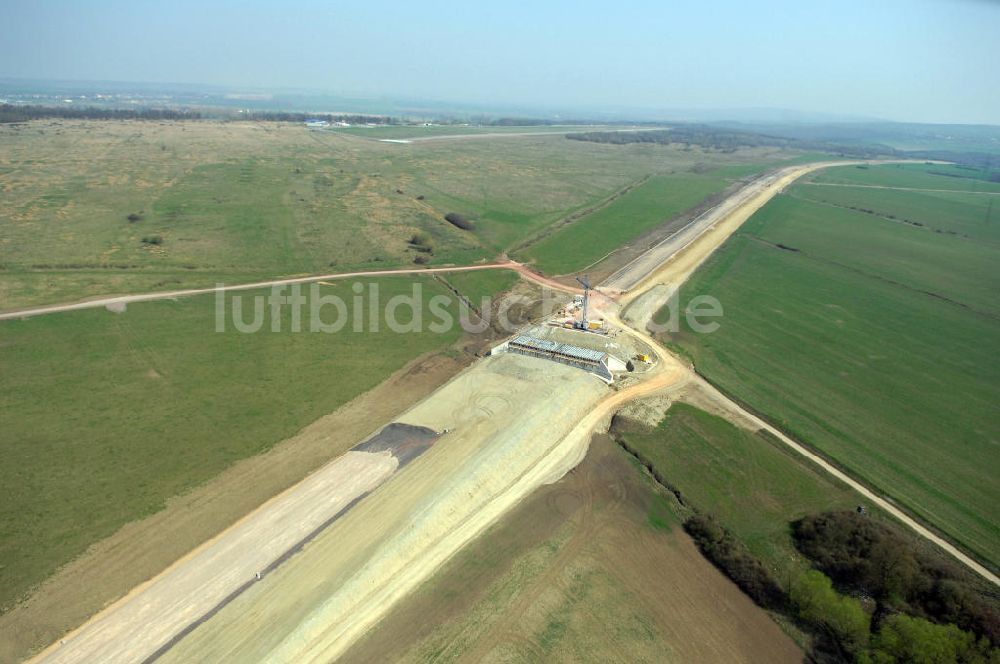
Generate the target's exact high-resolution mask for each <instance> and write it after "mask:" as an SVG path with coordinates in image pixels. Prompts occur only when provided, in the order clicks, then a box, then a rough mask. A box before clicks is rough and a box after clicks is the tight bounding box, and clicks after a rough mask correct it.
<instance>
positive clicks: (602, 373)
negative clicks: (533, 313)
mask: <svg viewBox="0 0 1000 664" xmlns="http://www.w3.org/2000/svg"><path fill="white" fill-rule="evenodd" d="M499 353H517V354H518V355H527V356H529V357H538V358H542V359H545V360H552V361H553V362H559V363H561V364H568V365H570V366H573V367H577V368H580V369H583V370H584V371H589V372H590V373H592V374H594V375H595V376H597V377H598V378H600V379H601V380H603V381H604V382H605V383H607V384H608V385H610V384H611V383H613V382H614V380H615V377H614V373H613V371H621V370H624V369H625V365H624V363H622V361H621V360H619V359H618V358H616V357H613V356H612V355H610V354H609V353H607V352H605V351H602V350H593V349H591V348H582V347H580V346H573V345H571V344H564V343H559V342H557V341H552V340H551V339H539V338H537V337H530V336H527V335H524V334H521V335H518V336H516V337H514V338H512V339H508V340H507V341H505V342H504V343H502V344H500V345H499V346H495V347H494V348H493V349H492V350H491V351H490V355H497V354H499ZM619 365H620V366H619Z"/></svg>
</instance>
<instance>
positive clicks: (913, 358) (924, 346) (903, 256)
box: [664, 166, 1000, 568]
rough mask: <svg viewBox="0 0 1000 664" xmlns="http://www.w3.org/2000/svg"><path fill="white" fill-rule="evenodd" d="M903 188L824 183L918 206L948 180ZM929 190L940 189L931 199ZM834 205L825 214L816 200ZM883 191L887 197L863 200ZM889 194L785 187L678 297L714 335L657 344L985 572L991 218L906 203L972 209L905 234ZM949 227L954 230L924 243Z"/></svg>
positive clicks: (993, 329) (994, 468) (996, 334)
mask: <svg viewBox="0 0 1000 664" xmlns="http://www.w3.org/2000/svg"><path fill="white" fill-rule="evenodd" d="M907 172H908V169H897V168H896V167H895V166H879V167H872V168H867V169H862V168H853V167H845V168H837V169H830V170H829V171H827V172H824V173H823V174H822V175H821V176H820V177H822V178H823V179H824V180H825V181H830V180H834V179H841V180H843V181H847V180H850V181H854V182H860V183H864V182H868V180H866V179H865V178H866V177H869V176H870V177H871V178H872V179H871V181H872V182H879V183H884V182H886V181H889V180H892V181H893V182H895V183H896V184H895V185H894V186H907V187H909V186H914V187H924V188H925V189H928V190H929V189H947V188H948V186H947V183H951V182H952V180H953V179H954V178H953V177H951V176H946V175H936V176H935V175H931V174H928V173H927V172H926V171H924V170H918V171H917V172H916V173H915V174H914V175H913V177H912V179H907V177H906V174H907ZM934 177H936V178H938V179H939V180H941V181H942V183H943V184H941V186H937V185H938V184H939V183H938V181H937V180H930V183H931V185H933V186H931V185H928V178H934ZM817 180H819V177H818V178H817ZM977 182H982V180H978V179H977ZM963 186H964V185H963ZM970 186H973V185H970ZM974 186H979V185H978V184H976V185H974ZM832 189H837V190H838V192H839V193H838V194H837V195H838V196H840V198H838V199H837V201H836V205H833V204H832V203H831V202H823V201H821V200H813V199H815V198H817V197H819V198H820V199H822V197H823V196H825V195H827V192H828V190H832ZM851 191H857V192H858V197H859V198H858V199H857V201H856V204H855V203H854V202H852V201H851V200H850V198H849V194H848V192H851ZM882 191H885V192H887V193H888V194H889V195H887V196H885V197H884V198H881V199H880V198H878V197H877V196H876V197H875V198H874V199H873V198H872V196H873V195H874V194H872V192H882ZM899 193H900V192H898V191H896V190H875V189H867V188H855V189H850V190H848V189H845V188H840V187H836V188H835V187H823V186H820V185H810V184H808V183H802V184H798V185H796V186H795V187H793V188H792V189H791V190H790V192H789V193H788V194H787V195H782V196H779V197H778V198H776V199H775V200H773V201H772V202H771V203H769V204H768V205H767V206H765V208H763V209H762V210H761V211H760V212H758V213H757V214H756V215H754V217H752V218H751V219H750V220H749V221H748V222H747V223H746V224H745V225H744V226H743V227H742V228H741V229H740V231H739V232H738V233H737V234H736V235H734V236H733V237H732V238H731V239H730V240H729V241H728V242H727V244H726V245H725V246H723V247H722V248H721V249H720V250H719V251H718V252H716V254H714V255H713V256H712V257H711V258H710V260H709V261H708V262H707V263H706V264H705V265H704V266H703V267H702V268H701V269H700V270H699V271H698V272H697V273H696V274H695V275H694V277H693V278H692V279H691V281H690V282H689V284H688V285H687V286H686V288H687V290H688V292H689V293H692V294H694V293H698V294H709V295H713V296H715V297H717V298H718V299H719V300H720V301H721V302H722V304H723V307H724V309H725V317H724V318H723V319H722V326H721V328H720V329H719V330H718V331H717V332H715V333H714V334H704V335H699V334H695V333H693V331H692V330H690V329H688V328H687V327H684V328H683V329H682V330H681V332H680V333H678V334H672V335H666V336H665V337H664V340H665V341H666V342H667V343H668V344H670V345H671V346H672V347H674V348H675V349H677V350H678V351H679V352H681V353H683V354H686V355H688V356H689V357H691V358H692V359H693V360H694V362H695V365H696V367H697V368H698V370H699V371H701V372H702V373H703V374H705V375H706V376H707V377H708V378H710V379H711V380H712V381H714V382H715V383H717V384H718V385H720V386H721V387H722V388H723V389H724V390H726V391H728V392H729V393H731V394H733V395H736V397H737V398H739V399H740V400H741V401H743V402H745V403H747V404H749V405H750V406H751V407H752V408H753V409H755V410H757V411H759V412H761V413H763V414H764V415H765V416H766V417H767V418H768V419H770V420H771V421H773V422H775V423H776V424H777V425H779V426H780V427H782V428H783V429H785V430H786V431H788V432H790V433H791V434H792V435H794V436H795V437H796V438H798V439H800V440H802V441H804V442H806V443H808V444H810V445H812V446H813V447H815V448H817V449H818V450H820V451H821V452H822V453H824V454H825V455H827V456H828V457H830V458H832V459H833V460H834V461H835V462H837V463H838V464H840V465H842V466H843V467H845V468H846V469H847V470H849V471H850V472H851V473H852V474H854V475H856V476H858V477H859V478H861V479H862V480H864V481H865V482H867V483H868V484H870V485H872V486H874V487H876V488H877V489H878V490H879V491H881V492H883V493H885V494H886V495H888V496H889V497H891V498H892V499H893V500H895V501H897V502H898V503H899V504H901V505H902V506H904V507H905V508H906V509H908V510H910V511H911V512H913V513H914V514H916V515H917V516H918V517H920V518H921V519H923V520H924V521H926V522H927V523H929V524H930V525H932V526H933V527H935V528H937V529H938V530H940V531H942V532H943V533H945V534H946V535H948V536H949V537H950V538H952V539H953V540H955V541H956V542H958V543H960V544H961V545H963V546H964V547H966V548H967V549H968V550H970V551H971V552H972V553H973V554H975V555H976V556H977V557H979V558H980V559H982V560H984V561H986V562H987V563H988V564H990V565H991V566H993V567H994V568H996V566H997V563H998V560H997V551H1000V526H998V523H1000V514H998V508H997V505H1000V491H998V486H997V483H996V477H997V476H1000V458H998V457H997V455H996V454H995V453H994V448H995V446H996V441H997V440H998V439H1000V422H998V420H997V418H996V417H995V404H996V403H997V402H998V400H1000V357H998V354H997V353H996V349H997V347H998V346H1000V321H998V317H997V313H998V312H997V304H996V302H995V297H994V298H990V297H989V293H990V292H993V293H995V292H997V290H998V289H1000V281H998V279H1000V275H998V274H997V272H996V270H995V269H993V270H991V269H990V266H991V264H992V265H995V256H996V253H995V252H997V251H998V250H1000V246H998V245H997V244H995V243H994V242H992V241H986V240H983V239H977V237H976V236H977V234H978V236H979V237H980V238H981V237H983V236H985V235H991V234H992V232H993V231H991V230H987V227H990V226H991V225H992V223H993V222H992V217H991V216H988V215H984V216H982V217H979V213H980V212H982V211H983V208H982V201H981V200H980V199H981V197H982V194H965V197H964V198H963V197H961V196H960V195H959V194H956V193H950V192H945V193H942V192H931V191H921V192H913V193H914V195H915V196H918V197H919V196H931V197H937V196H941V197H943V198H942V200H943V201H946V204H947V205H948V206H949V209H961V207H962V205H963V204H965V205H966V206H968V209H967V210H965V211H964V212H963V213H960V214H955V215H951V216H949V217H948V218H947V219H940V220H938V219H933V218H931V212H930V211H927V212H925V213H924V215H925V216H924V217H922V219H923V223H924V224H925V226H914V225H912V224H908V223H904V222H901V219H906V218H911V220H912V217H913V216H914V212H913V206H912V205H909V206H900V207H898V208H897V207H894V206H895V205H897V204H898V202H899V196H898V194H899ZM907 193H909V192H907ZM845 205H847V207H846V208H845V207H844V206H845ZM852 206H853V207H856V208H859V209H858V210H851V209H850V207H852ZM907 215H909V217H908V216H907ZM949 224H950V225H951V227H952V229H953V230H955V229H960V228H964V229H965V230H962V231H961V232H958V231H957V230H956V233H955V234H951V233H944V232H941V233H938V232H935V230H934V228H936V227H937V226H941V227H942V228H944V227H946V225H949ZM963 225H964V226H963ZM991 257H992V258H991ZM991 260H992V261H993V262H992V263H991Z"/></svg>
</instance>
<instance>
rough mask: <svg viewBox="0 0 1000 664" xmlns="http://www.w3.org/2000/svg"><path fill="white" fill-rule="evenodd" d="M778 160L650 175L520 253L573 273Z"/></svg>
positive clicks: (550, 270)
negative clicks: (650, 176) (608, 201)
mask: <svg viewBox="0 0 1000 664" xmlns="http://www.w3.org/2000/svg"><path fill="white" fill-rule="evenodd" d="M789 163H791V162H789ZM772 165H773V164H767V163H761V164H744V165H740V166H721V167H719V168H715V169H712V170H710V171H708V172H703V173H692V172H684V173H672V174H668V175H659V176H655V177H652V178H650V179H649V180H648V181H646V182H644V183H642V184H641V185H639V186H637V187H635V188H634V189H632V190H631V191H629V192H628V193H627V194H625V195H624V196H621V197H620V198H617V199H616V200H614V201H612V202H611V203H610V204H609V205H607V206H605V207H602V208H601V209H599V210H597V211H595V212H593V213H592V214H588V215H587V216H585V217H583V218H581V219H579V220H578V221H575V222H573V223H571V224H568V225H565V226H562V227H560V228H559V229H557V230H556V231H555V232H553V233H551V234H550V235H547V236H546V237H544V238H542V239H541V240H540V241H538V242H536V243H534V244H532V245H530V246H529V247H528V248H527V249H525V250H524V251H521V252H518V253H517V256H518V258H524V259H527V260H529V261H531V262H532V263H533V264H534V265H535V266H536V267H537V268H538V269H540V270H542V271H543V272H545V273H547V274H569V273H571V272H577V271H580V270H583V269H585V268H587V267H588V266H590V265H592V264H594V263H597V262H598V261H600V260H601V259H602V258H604V257H605V256H607V255H608V254H609V253H610V252H612V251H614V250H615V249H617V248H619V247H621V246H622V245H625V244H627V243H628V242H630V241H631V240H634V239H635V238H637V237H639V236H640V235H642V234H643V233H645V232H646V231H648V230H650V229H652V228H654V227H656V226H657V225H659V224H661V223H663V222H665V221H669V220H670V219H672V218H673V217H676V216H678V215H680V214H682V213H684V212H685V211H687V210H689V209H691V208H694V207H696V206H698V205H699V204H701V203H703V202H704V201H705V200H706V199H708V198H710V197H711V196H712V195H714V194H718V193H719V192H721V191H722V190H724V189H725V188H726V187H728V186H729V185H730V184H732V183H733V182H734V181H735V180H737V179H738V178H741V177H746V176H749V175H752V174H754V173H756V172H763V171H764V170H766V169H767V168H768V167H769V166H772Z"/></svg>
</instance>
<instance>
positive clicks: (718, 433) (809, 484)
mask: <svg viewBox="0 0 1000 664" xmlns="http://www.w3.org/2000/svg"><path fill="white" fill-rule="evenodd" d="M623 437H624V438H625V440H626V441H627V443H628V445H629V447H631V448H632V449H634V450H636V451H637V452H639V453H640V454H641V455H642V456H643V457H644V458H645V459H647V460H649V461H650V462H651V463H652V464H653V465H654V466H655V467H656V469H657V470H658V471H659V472H660V473H662V474H663V476H664V477H665V479H666V481H668V482H669V483H670V484H671V485H672V486H674V487H675V488H676V489H678V490H679V491H680V492H681V494H682V495H683V496H684V500H685V501H686V502H688V503H689V504H690V505H692V506H694V507H695V508H696V509H698V510H700V511H702V512H704V513H706V514H711V515H712V516H713V517H715V518H716V519H718V521H719V523H720V524H722V525H723V526H725V527H726V528H728V529H729V530H731V531H732V532H733V534H735V535H736V536H737V537H739V538H740V539H741V540H742V541H743V542H744V543H746V545H747V546H748V547H749V548H750V550H751V552H752V553H753V554H754V555H755V556H757V557H758V558H760V559H761V560H762V561H763V562H764V563H765V565H766V566H767V567H768V568H769V569H772V570H780V572H778V573H776V577H777V578H778V579H779V581H780V582H782V583H784V582H785V580H786V577H785V575H784V574H783V572H786V571H788V572H799V571H801V570H802V569H804V566H805V563H804V560H803V559H802V557H801V556H800V555H798V554H797V553H796V552H795V548H794V545H793V544H792V539H791V534H790V531H789V527H788V524H789V523H790V522H791V521H793V520H795V519H798V518H801V517H802V516H805V515H806V514H813V513H816V512H822V511H826V510H832V509H852V508H854V507H855V506H856V505H857V504H858V502H859V496H858V495H857V494H855V493H854V492H853V491H851V490H850V489H848V488H847V487H846V486H844V485H842V484H840V483H838V482H836V481H835V480H833V478H831V477H830V476H828V475H826V474H824V473H822V472H821V471H819V470H818V469H814V468H813V467H812V466H810V465H807V464H806V463H805V462H804V460H802V459H799V458H795V457H792V456H791V455H790V452H788V451H786V450H785V449H783V448H782V447H779V446H778V444H776V443H775V442H772V441H770V440H769V439H768V438H766V437H765V436H763V435H761V434H757V433H751V432H749V431H746V430H744V429H739V428H737V427H735V426H733V425H732V424H730V423H729V422H727V421H726V420H724V419H722V418H720V417H716V416H714V415H710V414H708V413H706V412H704V411H702V410H699V409H698V408H695V407H694V406H690V405H688V404H686V403H676V404H674V405H673V406H671V408H670V410H669V411H667V415H666V417H665V418H664V419H663V421H662V422H660V424H659V426H657V428H656V429H654V430H653V431H651V432H648V433H636V432H632V433H626V434H623Z"/></svg>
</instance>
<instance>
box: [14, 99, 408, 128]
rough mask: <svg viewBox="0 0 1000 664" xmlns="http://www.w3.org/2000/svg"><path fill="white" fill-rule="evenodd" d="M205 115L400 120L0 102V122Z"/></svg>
mask: <svg viewBox="0 0 1000 664" xmlns="http://www.w3.org/2000/svg"><path fill="white" fill-rule="evenodd" d="M208 117H222V118H239V119H245V120H253V121H257V122H306V121H308V120H325V121H326V122H330V123H334V122H346V123H348V124H379V125H395V124H400V120H399V119H397V118H391V117H386V116H383V115H361V114H332V113H298V112H286V111H249V112H243V113H239V114H238V115H234V114H233V113H231V112H228V111H227V112H226V113H225V114H224V115H221V116H219V115H217V114H213V113H209V112H207V111H205V112H203V111H196V110H191V109H186V108H178V109H172V108H103V107H99V106H42V105H32V104H25V105H21V104H0V123H10V122H27V121H28V120H43V119H47V118H57V119H65V120H201V119H204V118H208Z"/></svg>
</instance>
